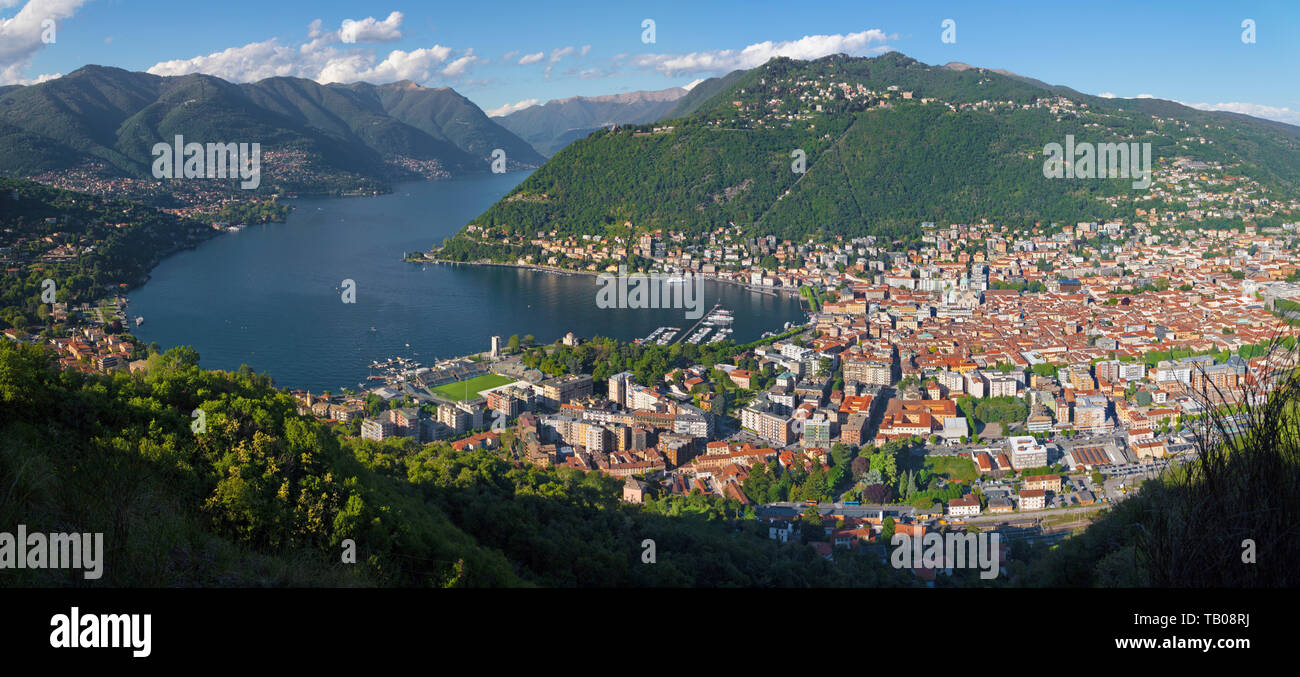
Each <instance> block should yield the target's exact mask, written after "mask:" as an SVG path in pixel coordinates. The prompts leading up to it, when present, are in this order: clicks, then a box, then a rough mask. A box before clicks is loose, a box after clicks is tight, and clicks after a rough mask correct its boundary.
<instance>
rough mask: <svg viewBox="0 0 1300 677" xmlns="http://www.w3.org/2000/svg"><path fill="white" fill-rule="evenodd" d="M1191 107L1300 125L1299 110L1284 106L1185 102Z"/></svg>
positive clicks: (1237, 102) (1233, 102)
mask: <svg viewBox="0 0 1300 677" xmlns="http://www.w3.org/2000/svg"><path fill="white" fill-rule="evenodd" d="M1185 105H1188V106H1191V107H1192V108H1199V109H1201V110H1219V111H1228V112H1231V113H1241V114H1243V115H1249V116H1251V117H1257V118H1264V119H1265V120H1275V121H1277V122H1285V123H1288V124H1292V125H1300V111H1297V110H1291V109H1290V108H1287V107H1285V106H1282V107H1278V106H1265V105H1262V104H1258V103H1243V102H1240V101H1232V102H1226V103H1189V104H1185Z"/></svg>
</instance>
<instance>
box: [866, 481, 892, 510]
mask: <svg viewBox="0 0 1300 677" xmlns="http://www.w3.org/2000/svg"><path fill="white" fill-rule="evenodd" d="M862 500H863V501H864V502H866V503H876V504H880V505H884V504H886V503H890V502H892V501H893V500H894V490H893V489H890V488H889V486H887V485H884V484H868V485H867V486H865V487H863V488H862Z"/></svg>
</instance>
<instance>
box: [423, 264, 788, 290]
mask: <svg viewBox="0 0 1300 677" xmlns="http://www.w3.org/2000/svg"><path fill="white" fill-rule="evenodd" d="M403 261H404V262H405V263H420V264H424V263H436V264H439V265H450V266H497V267H500V268H518V269H520V270H531V271H533V272H538V273H552V274H557V275H591V276H597V277H598V276H600V275H602V274H604V273H602V272H597V271H594V270H573V269H570V268H556V267H554V266H542V265H538V264H535V263H497V262H495V261H446V260H443V259H429V258H425V259H410V258H408V259H403ZM694 274H695V275H699V276H701V277H703V278H704V279H705V280H712V281H714V282H719V283H722V284H730V285H734V286H737V287H741V288H743V289H745V290H746V291H750V292H753V293H755V294H767V295H769V296H778V297H779V296H783V295H784V296H790V297H792V298H795V299H798V298H800V294H799V292H798V290H796V289H791V288H789V287H756V286H754V285H752V284H749V283H748V282H741V281H739V280H732V279H728V278H725V277H718V276H717V275H710V274H708V273H694Z"/></svg>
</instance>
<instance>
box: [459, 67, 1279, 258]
mask: <svg viewBox="0 0 1300 677" xmlns="http://www.w3.org/2000/svg"><path fill="white" fill-rule="evenodd" d="M722 80H723V81H721V82H717V83H712V84H710V85H709V86H708V89H713V90H715V93H714V94H713V95H712V96H710V97H709V98H708V99H706V100H704V101H700V102H691V104H690V105H692V106H694V110H693V112H689V113H687V114H685V115H683V116H682V117H680V118H678V119H675V120H661V121H659V122H657V123H656V124H655V125H654V126H648V125H643V126H640V127H623V128H620V129H618V130H616V131H609V130H604V131H599V132H596V133H594V134H592V135H591V136H589V137H587V138H585V139H580V140H578V141H575V142H574V143H572V144H571V145H569V146H567V147H566V148H564V149H563V150H562V151H560V152H559V153H557V154H556V155H555V156H554V157H553V158H551V159H550V160H549V161H548V162H547V163H546V164H545V165H543V166H542V168H541V169H539V170H537V171H536V172H534V173H533V174H532V175H530V176H529V177H528V178H527V179H526V180H525V181H524V182H522V183H521V184H520V185H519V186H518V187H516V188H515V189H514V190H513V191H512V192H511V193H509V194H508V195H506V196H505V197H504V198H503V199H502V200H501V201H499V202H498V203H497V204H496V205H494V206H492V207H491V208H490V209H488V210H487V211H486V212H485V213H484V214H483V215H481V216H480V217H479V218H477V219H475V220H474V222H473V223H475V224H477V225H480V226H492V227H497V228H501V229H504V230H506V231H510V232H513V233H516V234H530V235H531V234H534V233H536V232H537V231H540V230H551V229H557V230H559V231H561V232H566V233H604V232H606V231H607V229H608V228H610V227H611V226H622V225H623V224H625V223H627V222H630V223H631V224H632V225H633V226H634V227H635V228H650V229H654V228H671V229H675V230H685V231H688V232H702V231H705V230H707V229H711V228H715V227H718V226H721V225H725V224H726V223H727V222H728V221H732V222H735V223H736V224H738V225H742V226H748V225H753V226H755V228H756V229H757V232H759V233H762V234H774V235H780V236H790V237H794V236H804V235H808V234H812V233H815V232H818V231H821V232H830V233H834V234H839V235H867V234H882V235H888V236H893V237H904V238H906V237H912V236H915V235H916V234H917V232H918V230H919V229H918V225H919V224H920V223H921V222H925V221H934V222H947V223H961V222H970V221H978V220H979V219H982V218H987V219H989V220H991V221H996V222H999V223H1003V224H1005V225H1009V226H1021V225H1032V224H1033V223H1035V222H1042V223H1044V224H1046V223H1050V222H1053V221H1056V222H1061V223H1073V222H1076V221H1080V220H1099V219H1108V218H1114V217H1120V216H1124V215H1127V216H1128V217H1130V218H1131V217H1132V216H1133V214H1134V206H1135V205H1134V202H1135V201H1137V200H1148V199H1153V198H1149V197H1146V196H1148V195H1149V194H1148V193H1144V192H1141V191H1137V190H1134V189H1133V188H1132V187H1131V183H1132V182H1131V180H1129V179H1108V180H1107V179H1103V180H1087V181H1083V180H1049V179H1047V178H1045V177H1044V173H1043V169H1044V159H1043V153H1044V146H1045V145H1046V144H1049V143H1058V144H1064V143H1065V142H1066V136H1067V135H1073V136H1074V137H1075V138H1076V139H1078V140H1080V141H1088V140H1091V141H1093V142H1097V143H1111V142H1123V143H1129V142H1138V141H1142V142H1149V143H1151V157H1152V159H1151V163H1152V165H1151V166H1152V167H1153V168H1156V169H1159V168H1162V167H1163V168H1168V167H1169V166H1170V165H1171V164H1172V162H1173V161H1174V160H1175V159H1176V158H1189V159H1193V160H1200V161H1205V162H1209V163H1217V164H1218V165H1220V166H1221V167H1222V171H1224V172H1225V173H1227V174H1231V175H1233V176H1245V177H1248V178H1249V179H1251V180H1253V181H1255V182H1257V183H1258V184H1259V185H1258V190H1261V191H1265V192H1269V193H1270V196H1271V197H1273V198H1274V199H1277V198H1279V197H1282V196H1283V195H1285V194H1286V191H1293V190H1295V189H1296V188H1297V187H1300V128H1297V127H1294V126H1291V125H1285V124H1281V123H1276V122H1271V121H1266V120H1258V119H1255V118H1250V117H1247V116H1242V115H1235V114H1228V113H1220V112H1210V111H1201V110H1197V109H1193V108H1189V107H1187V106H1183V105H1181V104H1177V103H1174V102H1169V101H1161V100H1156V99H1105V98H1100V97H1094V96H1088V95H1084V94H1080V93H1078V92H1076V91H1074V90H1072V89H1069V88H1068V87H1060V86H1044V85H1043V84H1041V83H1037V81H1034V80H1031V79H1028V78H1023V77H1021V76H1013V75H1006V74H1002V73H997V72H993V71H990V70H988V69H984V68H974V67H972V68H953V67H943V66H930V65H926V64H923V63H921V62H918V61H916V60H915V59H911V58H909V57H907V56H905V55H902V54H899V53H896V52H891V53H888V54H884V55H881V56H879V57H875V58H851V57H847V56H844V55H834V56H828V57H824V58H821V59H817V60H814V61H796V60H792V59H786V58H778V59H773V60H771V61H769V62H768V63H766V64H765V65H763V66H761V67H758V68H755V69H753V70H750V71H747V72H744V73H740V74H735V73H733V74H731V75H728V76H727V77H726V78H723V79H722ZM703 87H706V85H705V83H701V85H700V86H699V87H697V88H696V89H697V90H700V91H707V89H701V88H703ZM685 101H686V97H683V100H682V102H685ZM682 102H679V104H678V105H679V106H682V105H683V103H682ZM697 103H698V105H696V104H697ZM654 127H659V128H660V129H659V130H658V131H656V130H655V129H654ZM796 150H799V151H803V153H804V157H805V161H806V173H802V174H800V173H797V172H795V171H792V169H793V166H792V163H793V162H794V161H795V160H793V159H792V154H793V153H794V152H795V151H796ZM1251 190H1256V188H1251ZM1159 204H1161V203H1152V204H1151V206H1157V205H1159Z"/></svg>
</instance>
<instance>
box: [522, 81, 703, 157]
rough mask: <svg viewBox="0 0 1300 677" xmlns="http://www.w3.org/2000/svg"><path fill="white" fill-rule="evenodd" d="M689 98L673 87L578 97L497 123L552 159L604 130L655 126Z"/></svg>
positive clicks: (678, 88) (531, 109) (523, 112)
mask: <svg viewBox="0 0 1300 677" xmlns="http://www.w3.org/2000/svg"><path fill="white" fill-rule="evenodd" d="M687 94H688V90H687V89H685V88H683V87H672V88H669V89H661V90H657V91H641V92H627V93H624V94H610V95H607V96H575V97H571V98H568V99H556V100H554V101H547V102H546V103H544V104H542V105H540V106H529V107H528V108H525V109H523V110H519V111H515V112H513V113H511V114H509V115H506V116H503V117H500V118H497V122H499V123H501V126H502V127H505V128H506V129H509V130H510V131H512V132H514V133H515V134H517V135H519V136H520V137H521V138H523V139H524V140H525V141H527V142H528V143H531V144H532V145H533V147H534V148H536V149H537V150H538V151H540V152H541V153H542V154H544V155H547V156H550V155H554V154H555V153H556V152H557V151H559V150H560V149H561V148H563V147H564V146H566V145H568V144H569V143H570V142H572V141H574V140H575V139H579V138H582V137H584V136H586V135H588V134H590V133H591V132H594V131H596V130H597V129H600V128H602V127H609V126H611V125H624V124H641V123H646V122H654V121H655V120H658V119H660V118H661V117H663V116H664V115H665V114H667V113H668V112H670V111H671V110H673V108H674V106H675V105H676V103H677V102H678V101H679V100H681V99H682V98H683V97H684V96H686V95H687Z"/></svg>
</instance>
